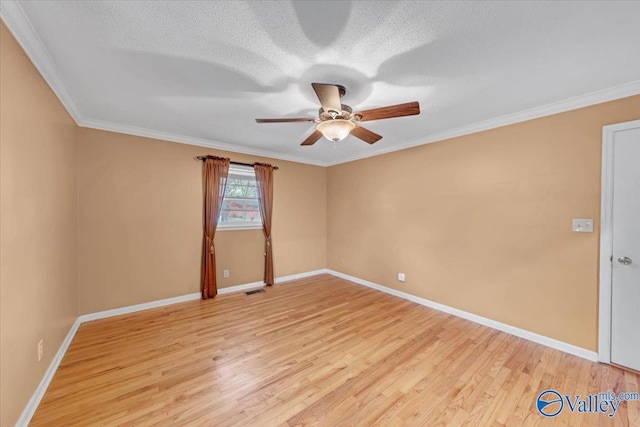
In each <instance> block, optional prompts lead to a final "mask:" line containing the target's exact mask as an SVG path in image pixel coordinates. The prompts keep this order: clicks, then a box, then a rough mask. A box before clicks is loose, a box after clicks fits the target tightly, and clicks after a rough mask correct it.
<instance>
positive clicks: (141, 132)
mask: <svg viewBox="0 0 640 427" xmlns="http://www.w3.org/2000/svg"><path fill="white" fill-rule="evenodd" d="M78 125H79V126H80V127H84V128H90V129H98V130H106V131H109V132H118V133H123V134H126V135H134V136H141V137H144V138H153V139H160V140H163V141H169V142H177V143H179V144H187V145H195V146H198V147H206V148H213V149H215V150H223V151H230V152H233V153H240V154H250V155H252V156H260V157H267V158H270V159H278V160H286V161H290V162H296V163H306V164H309V165H315V166H324V167H326V166H328V164H327V163H326V162H323V161H320V160H313V159H308V158H306V157H298V156H291V155H288V154H284V153H279V152H277V151H269V150H261V149H259V148H252V147H244V146H241V145H235V144H229V143H226V142H217V141H210V140H208V139H203V138H195V137H192V136H185V135H178V134H174V133H169V132H162V131H156V130H152V129H145V128H139V127H136V126H128V125H121V124H118V123H112V122H105V121H102V120H93V119H85V120H82V121H81V122H80V123H78Z"/></svg>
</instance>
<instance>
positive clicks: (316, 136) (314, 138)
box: [300, 130, 322, 145]
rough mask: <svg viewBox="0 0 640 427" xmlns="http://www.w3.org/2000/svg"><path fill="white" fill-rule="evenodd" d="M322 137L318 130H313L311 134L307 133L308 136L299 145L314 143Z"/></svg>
mask: <svg viewBox="0 0 640 427" xmlns="http://www.w3.org/2000/svg"><path fill="white" fill-rule="evenodd" d="M321 137H322V134H321V133H320V131H317V130H316V131H313V133H312V134H311V135H309V137H308V138H307V139H305V140H304V142H303V143H302V144H300V145H313V144H315V143H316V142H317V141H318V140H319V139H320V138H321Z"/></svg>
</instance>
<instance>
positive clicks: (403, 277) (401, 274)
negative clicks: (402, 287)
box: [398, 273, 405, 282]
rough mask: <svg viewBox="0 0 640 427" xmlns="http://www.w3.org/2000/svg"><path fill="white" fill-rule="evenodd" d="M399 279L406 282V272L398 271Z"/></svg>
mask: <svg viewBox="0 0 640 427" xmlns="http://www.w3.org/2000/svg"><path fill="white" fill-rule="evenodd" d="M398 280H399V281H401V282H404V281H405V275H404V273H398Z"/></svg>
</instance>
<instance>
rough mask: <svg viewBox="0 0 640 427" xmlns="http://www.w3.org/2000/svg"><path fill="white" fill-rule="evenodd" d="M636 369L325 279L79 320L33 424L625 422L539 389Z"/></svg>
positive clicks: (582, 388) (637, 421)
mask: <svg viewBox="0 0 640 427" xmlns="http://www.w3.org/2000/svg"><path fill="white" fill-rule="evenodd" d="M639 382H640V376H638V375H635V374H632V373H630V372H625V371H623V370H621V369H618V368H615V367H611V366H606V365H601V364H597V363H592V362H589V361H586V360H583V359H580V358H578V357H575V356H570V355H568V354H565V353H562V352H560V351H557V350H553V349H550V348H547V347H544V346H541V345H538V344H534V343H532V342H529V341H526V340H523V339H520V338H517V337H514V336H511V335H508V334H506V333H503V332H499V331H496V330H494V329H490V328H487V327H484V326H480V325H477V324H475V323H472V322H469V321H466V320H463V319H460V318H456V317H453V316H450V315H447V314H444V313H441V312H438V311H436V310H432V309H429V308H426V307H422V306H420V305H417V304H414V303H411V302H408V301H405V300H402V299H399V298H396V297H393V296H390V295H387V294H384V293H381V292H377V291H375V290H372V289H369V288H366V287H363V286H360V285H356V284H352V283H349V282H347V281H344V280H342V279H338V278H335V277H333V276H328V275H321V276H315V277H312V278H309V279H304V280H299V281H296V282H293V283H290V284H283V285H276V286H275V287H273V288H267V291H266V293H262V294H256V295H251V296H246V295H245V294H244V293H236V294H227V295H221V296H218V297H217V298H216V299H215V300H208V301H191V302H186V303H182V304H176V305H173V306H168V307H163V308H159V309H154V310H147V311H143V312H139V313H134V314H130V315H125V316H120V317H114V318H110V319H104V320H97V321H94V322H89V323H85V324H83V325H81V327H80V330H79V331H78V333H77V335H76V337H75V339H74V340H73V343H72V344H71V347H70V348H69V351H68V352H67V355H66V356H65V358H64V360H63V361H62V364H61V365H60V368H59V369H58V372H57V373H56V375H55V378H54V379H53V382H52V383H51V386H50V387H49V390H48V391H47V393H46V394H45V396H44V399H43V401H42V403H41V405H40V407H39V408H38V410H37V412H36V414H35V416H34V418H33V420H32V424H31V425H34V426H41V425H47V426H90V425H105V426H107V425H109V426H110V425H117V426H120V425H122V426H145V425H167V426H173V425H189V426H191V425H193V426H201V425H202V426H205V425H206V426H231V425H238V426H249V425H255V426H268V425H323V426H339V425H365V426H368V425H385V426H397V425H426V426H455V425H477V426H489V425H543V426H547V425H620V426H640V402H628V403H622V404H621V406H620V408H619V409H618V412H617V414H616V416H615V417H614V418H613V419H610V418H608V417H607V416H606V415H599V414H577V413H576V414H571V413H569V411H568V410H566V409H565V410H564V411H563V412H562V413H561V414H560V415H558V416H557V417H556V418H553V419H546V418H544V417H542V416H541V415H540V414H538V412H537V410H536V408H535V400H536V397H537V396H538V394H539V393H540V392H541V391H542V390H545V389H548V388H553V389H556V390H558V391H560V392H561V393H563V394H579V395H582V396H584V395H586V394H589V393H597V392H600V391H607V390H612V391H627V392H637V391H638V390H639V387H638V385H639Z"/></svg>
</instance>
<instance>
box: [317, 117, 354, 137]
mask: <svg viewBox="0 0 640 427" xmlns="http://www.w3.org/2000/svg"><path fill="white" fill-rule="evenodd" d="M355 127H356V125H355V124H354V123H353V122H352V121H350V120H345V119H333V120H326V121H324V122H320V123H318V127H317V128H316V129H317V130H318V132H320V133H321V134H322V136H324V137H325V138H327V139H328V140H329V141H333V142H337V141H342V140H343V139H345V138H346V137H347V136H348V135H349V133H351V131H352V130H353V128H355Z"/></svg>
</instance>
